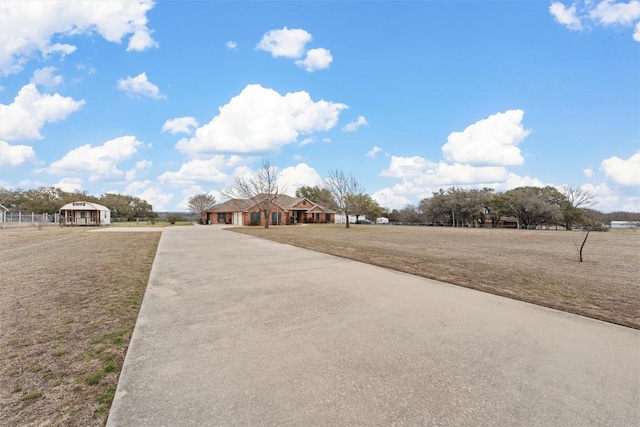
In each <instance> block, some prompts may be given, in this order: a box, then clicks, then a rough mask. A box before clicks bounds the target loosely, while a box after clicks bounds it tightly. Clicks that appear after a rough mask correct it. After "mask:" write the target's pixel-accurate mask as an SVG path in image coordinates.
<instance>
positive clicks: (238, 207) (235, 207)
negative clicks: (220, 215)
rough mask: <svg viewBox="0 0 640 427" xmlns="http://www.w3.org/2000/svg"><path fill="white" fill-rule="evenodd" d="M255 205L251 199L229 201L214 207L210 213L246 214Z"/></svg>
mask: <svg viewBox="0 0 640 427" xmlns="http://www.w3.org/2000/svg"><path fill="white" fill-rule="evenodd" d="M253 205H255V203H253V202H252V201H251V200H249V199H229V200H227V201H226V202H224V203H220V204H219V205H216V206H214V207H213V208H212V209H211V210H209V212H244V211H246V210H247V209H249V208H250V207H251V206H253Z"/></svg>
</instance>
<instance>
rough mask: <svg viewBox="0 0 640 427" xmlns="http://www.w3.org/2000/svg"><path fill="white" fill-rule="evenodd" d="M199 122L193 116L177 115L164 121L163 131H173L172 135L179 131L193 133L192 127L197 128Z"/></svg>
mask: <svg viewBox="0 0 640 427" xmlns="http://www.w3.org/2000/svg"><path fill="white" fill-rule="evenodd" d="M197 127H198V122H197V121H196V119H195V118H193V117H176V118H175V119H170V120H167V121H166V122H164V125H162V132H171V135H175V134H176V133H178V132H184V133H186V134H189V135H191V128H197Z"/></svg>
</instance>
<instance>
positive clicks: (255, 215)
mask: <svg viewBox="0 0 640 427" xmlns="http://www.w3.org/2000/svg"><path fill="white" fill-rule="evenodd" d="M254 222H255V223H257V224H260V212H251V223H252V224H253V223H254Z"/></svg>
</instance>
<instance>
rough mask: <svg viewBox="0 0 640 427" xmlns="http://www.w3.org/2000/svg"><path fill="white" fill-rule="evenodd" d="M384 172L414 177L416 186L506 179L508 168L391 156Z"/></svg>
mask: <svg viewBox="0 0 640 427" xmlns="http://www.w3.org/2000/svg"><path fill="white" fill-rule="evenodd" d="M381 175H382V176H388V177H393V178H401V179H404V180H410V181H411V182H412V183H413V184H414V185H420V186H427V187H438V186H449V185H461V184H473V183H478V184H488V183H495V182H500V181H503V180H505V179H506V177H507V170H506V168H504V167H500V166H472V165H467V164H462V163H452V164H450V163H446V162H439V163H434V162H431V161H429V160H427V159H424V158H422V157H419V156H414V157H397V156H391V163H390V165H389V168H387V169H385V170H383V171H382V173H381Z"/></svg>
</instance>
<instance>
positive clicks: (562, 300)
mask: <svg viewBox="0 0 640 427" xmlns="http://www.w3.org/2000/svg"><path fill="white" fill-rule="evenodd" d="M233 230H234V231H238V232H241V233H246V234H251V235H254V236H258V237H262V238H266V239H271V240H274V241H277V242H283V243H289V244H291V245H295V246H301V247H305V248H309V249H313V250H317V251H320V252H325V253H328V254H332V255H337V256H341V257H344V258H349V259H353V260H357V261H362V262H365V263H369V264H374V265H378V266H381V267H386V268H391V269H394V270H398V271H403V272H406V273H410V274H415V275H418V276H423V277H428V278H430V279H436V280H440V281H443V282H448V283H452V284H455V285H460V286H465V287H468V288H473V289H477V290H480V291H484V292H490V293H493V294H497V295H502V296H506V297H509V298H514V299H518V300H522V301H527V302H531V303H534V304H539V305H543V306H546V307H551V308H555V309H558V310H563V311H567V312H570V313H576V314H580V315H584V316H589V317H593V318H596V319H600V320H604V321H607V322H612V323H617V324H620V325H625V326H629V327H632V328H636V329H640V232H638V231H632V230H625V231H622V230H615V231H610V232H592V233H591V234H590V235H589V238H588V240H587V243H586V245H585V248H584V253H583V255H584V262H582V263H581V262H578V249H579V246H580V244H581V243H582V240H583V239H584V233H583V232H581V231H556V230H530V231H529V230H527V231H525V230H506V229H473V228H450V227H408V226H390V225H387V226H381V225H352V226H351V228H349V229H345V227H344V225H333V224H318V225H300V226H284V227H282V226H281V227H276V226H273V227H271V228H269V229H268V230H265V229H264V228H259V227H244V228H234V229H233Z"/></svg>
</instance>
